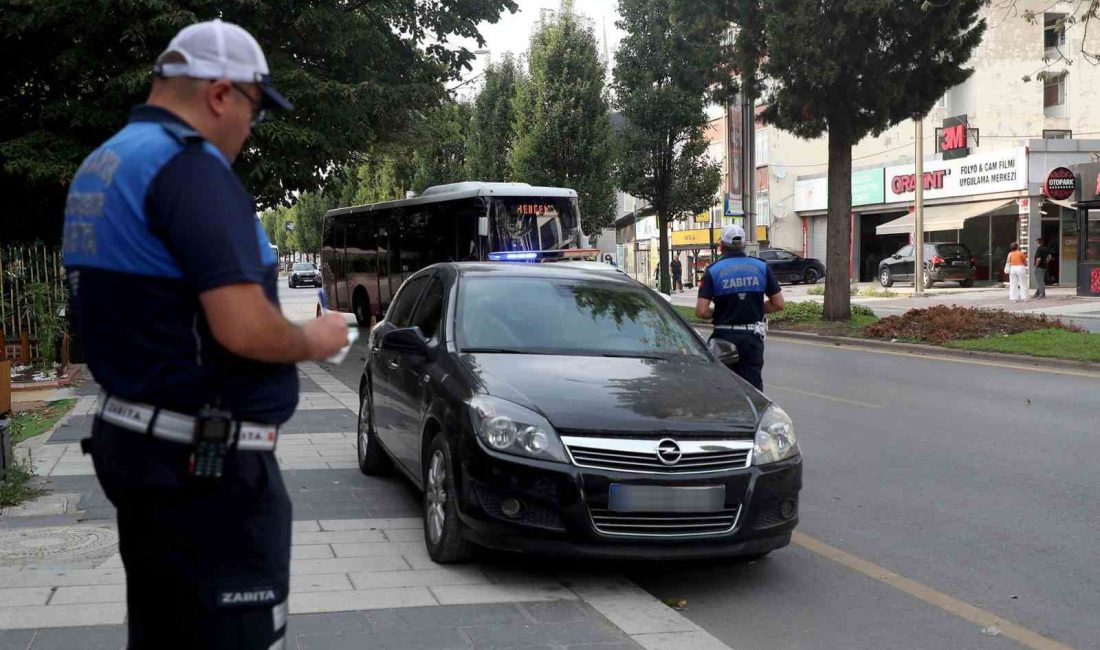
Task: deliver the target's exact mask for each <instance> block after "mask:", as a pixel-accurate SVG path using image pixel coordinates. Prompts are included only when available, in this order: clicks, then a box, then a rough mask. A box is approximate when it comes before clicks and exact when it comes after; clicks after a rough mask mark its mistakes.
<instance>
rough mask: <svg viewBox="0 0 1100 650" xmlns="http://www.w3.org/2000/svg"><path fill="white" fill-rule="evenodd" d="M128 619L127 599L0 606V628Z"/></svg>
mask: <svg viewBox="0 0 1100 650" xmlns="http://www.w3.org/2000/svg"><path fill="white" fill-rule="evenodd" d="M125 619H126V605H125V603H97V604H84V605H36V606H33V607H5V608H0V629H7V630H10V629H15V628H35V627H73V626H86V625H112V624H119V623H122V622H123V621H124V620H125Z"/></svg>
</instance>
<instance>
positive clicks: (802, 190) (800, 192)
mask: <svg viewBox="0 0 1100 650" xmlns="http://www.w3.org/2000/svg"><path fill="white" fill-rule="evenodd" d="M883 200H885V184H884V178H883V170H882V168H881V167H879V168H877V169H863V170H860V171H857V172H852V206H853V207H855V206H857V205H874V204H876V203H882V202H883ZM828 208H829V179H828V178H826V177H821V178H811V179H808V180H804V181H798V182H796V183H795V184H794V209H795V211H796V212H802V211H806V210H827V209H828Z"/></svg>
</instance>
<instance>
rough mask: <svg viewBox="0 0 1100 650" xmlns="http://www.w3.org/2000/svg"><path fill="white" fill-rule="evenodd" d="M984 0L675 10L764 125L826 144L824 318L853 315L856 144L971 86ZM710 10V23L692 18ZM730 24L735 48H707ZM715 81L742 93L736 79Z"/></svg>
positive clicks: (777, 2) (770, 3)
mask: <svg viewBox="0 0 1100 650" xmlns="http://www.w3.org/2000/svg"><path fill="white" fill-rule="evenodd" d="M987 1H988V0H948V1H946V2H928V1H927V0H860V1H859V2H851V1H844V0H825V1H824V2H822V1H820V0H755V1H753V0H727V1H725V2H718V3H712V4H709V5H708V6H707V7H705V8H704V7H700V6H697V4H699V5H701V4H703V3H691V4H690V5H686V0H677V2H679V3H680V6H679V7H678V8H679V9H681V11H680V12H678V15H679V16H681V20H682V21H683V22H684V23H685V24H687V25H690V26H691V27H692V28H693V30H694V39H695V42H697V43H700V44H703V45H700V49H699V50H698V51H696V53H695V56H696V57H700V58H702V59H704V60H706V59H707V58H710V59H711V60H718V61H719V62H721V63H723V64H725V68H724V70H725V71H726V72H727V73H728V72H729V71H730V69H731V68H732V69H734V70H737V71H738V72H739V73H740V75H741V81H742V82H743V88H742V90H744V91H745V92H748V93H749V94H750V95H751V96H752V97H757V98H759V103H760V104H762V105H763V112H762V114H761V115H760V118H761V119H762V120H763V121H764V122H766V123H768V124H772V125H774V126H776V127H778V128H780V129H783V130H785V131H789V132H790V133H793V134H794V135H796V136H799V137H802V138H816V137H819V136H821V135H823V134H827V135H828V141H829V142H828V149H829V172H828V174H829V178H828V188H829V189H828V195H829V199H828V204H829V205H828V215H829V216H828V226H827V232H828V236H827V243H826V266H827V268H828V269H829V272H828V273H827V274H826V276H825V311H824V317H825V319H827V320H847V319H849V318H850V317H851V297H850V294H849V285H848V282H849V272H848V262H849V260H850V259H851V240H850V228H851V209H852V194H851V192H852V146H853V145H855V144H856V143H857V142H859V141H860V140H861V139H862V138H863V137H865V136H867V135H869V134H874V135H878V134H880V133H882V132H883V131H885V130H886V129H888V128H889V127H891V126H893V125H895V124H898V123H899V122H901V121H903V120H906V119H910V118H916V119H922V118H923V117H924V116H925V115H927V114H928V111H929V110H931V108H932V106H933V105H934V104H935V102H936V101H937V100H938V99H939V98H940V97H943V94H944V93H945V92H946V91H947V90H948V89H949V88H951V87H953V86H956V85H958V84H960V83H962V82H963V81H965V80H966V79H967V78H968V77H969V76H970V74H971V72H972V70H969V69H966V68H964V67H963V66H964V65H965V64H966V62H967V61H968V60H969V59H970V56H971V54H972V53H973V51H974V49H975V48H976V47H977V46H978V44H979V43H980V42H981V39H982V34H983V33H984V32H985V27H986V25H985V21H984V20H983V19H981V18H980V17H979V11H980V10H981V9H982V7H983V6H984V5H985V4H986V3H987ZM685 9H686V10H685ZM704 9H705V10H706V11H709V12H711V13H712V15H711V16H710V17H709V20H700V19H699V17H698V14H697V13H696V12H697V11H701V10H704ZM688 12H690V15H689V13H688ZM684 16H688V17H684ZM730 24H734V25H735V26H738V27H740V29H738V30H737V38H736V40H734V41H733V43H732V45H726V46H723V45H722V40H721V39H719V40H718V41H717V42H715V41H708V40H699V39H706V38H707V34H706V33H705V32H703V33H701V32H700V30H706V29H710V30H711V35H712V36H713V35H717V32H719V31H721V32H723V33H724V30H725V28H726V27H728V25H730ZM707 25H709V27H707ZM757 61H759V62H760V63H759V66H754V62H757ZM710 81H712V82H719V83H720V84H721V87H723V88H725V89H726V90H729V89H731V88H733V87H734V85H733V84H731V83H729V79H728V77H727V78H725V79H714V78H713V77H712V78H711V79H710Z"/></svg>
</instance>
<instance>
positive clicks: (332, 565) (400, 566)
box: [290, 555, 410, 576]
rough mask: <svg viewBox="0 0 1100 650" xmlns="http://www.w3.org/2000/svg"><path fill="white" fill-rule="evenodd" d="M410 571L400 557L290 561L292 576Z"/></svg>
mask: <svg viewBox="0 0 1100 650" xmlns="http://www.w3.org/2000/svg"><path fill="white" fill-rule="evenodd" d="M409 569H410V567H409V564H408V563H407V562H406V561H405V559H404V558H403V557H402V556H400V555H375V556H373V557H346V558H337V559H334V560H291V561H290V575H292V576H295V575H310V574H317V573H350V572H353V571H406V570H409Z"/></svg>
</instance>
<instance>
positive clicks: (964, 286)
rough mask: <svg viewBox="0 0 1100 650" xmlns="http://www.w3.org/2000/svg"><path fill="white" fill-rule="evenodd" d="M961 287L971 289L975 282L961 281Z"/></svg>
mask: <svg viewBox="0 0 1100 650" xmlns="http://www.w3.org/2000/svg"><path fill="white" fill-rule="evenodd" d="M959 286H960V287H962V288H963V289H969V288H970V287H972V286H974V281H973V280H959Z"/></svg>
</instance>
